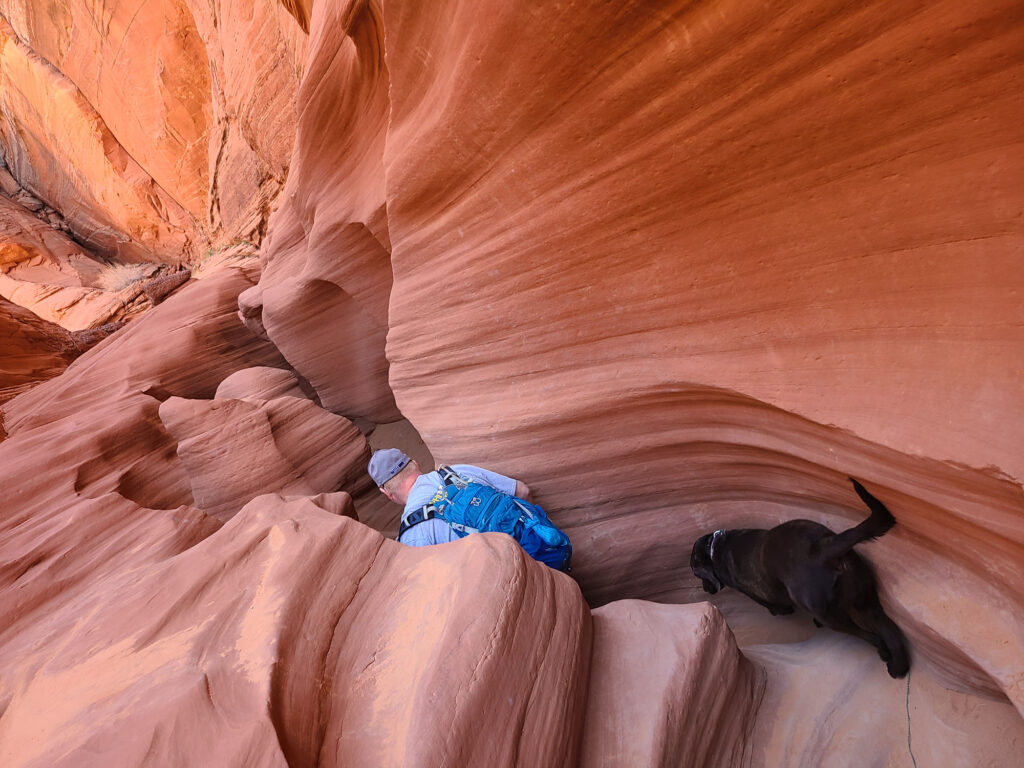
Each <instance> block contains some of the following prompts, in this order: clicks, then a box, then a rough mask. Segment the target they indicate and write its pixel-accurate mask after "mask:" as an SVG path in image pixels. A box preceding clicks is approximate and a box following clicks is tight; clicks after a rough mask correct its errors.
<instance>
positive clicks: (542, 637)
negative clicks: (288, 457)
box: [0, 496, 589, 766]
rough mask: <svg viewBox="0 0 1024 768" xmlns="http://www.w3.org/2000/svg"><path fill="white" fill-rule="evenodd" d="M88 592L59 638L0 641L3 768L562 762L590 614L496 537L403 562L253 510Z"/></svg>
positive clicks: (378, 542) (314, 515)
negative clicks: (5, 665) (11, 674)
mask: <svg viewBox="0 0 1024 768" xmlns="http://www.w3.org/2000/svg"><path fill="white" fill-rule="evenodd" d="M441 585H444V586H443V588H439V587H441ZM107 590H109V591H110V592H111V593H112V594H110V595H109V597H108V595H107V594H106V590H105V592H104V593H101V594H97V593H92V594H86V595H83V596H81V597H80V599H79V601H78V604H77V605H74V606H70V607H69V608H68V609H66V610H65V611H63V612H61V611H54V612H51V613H50V615H49V616H48V617H47V618H46V620H45V621H44V622H41V623H40V625H38V626H40V629H45V628H46V627H53V626H61V625H65V626H66V625H67V623H68V622H75V621H77V622H79V623H78V624H77V626H76V628H75V629H74V630H73V631H72V632H71V634H70V635H64V634H61V635H53V634H50V635H49V636H47V635H46V634H41V635H38V636H36V637H35V638H34V639H35V646H34V647H32V649H31V651H28V647H29V643H28V641H29V639H30V638H29V637H26V636H25V635H24V634H22V635H21V636H20V637H19V636H18V635H13V636H12V635H11V633H10V632H8V633H5V635H6V637H7V638H8V643H6V644H4V643H2V642H0V658H10V657H9V656H8V654H9V653H10V652H11V650H12V646H14V648H13V649H14V650H17V651H19V652H20V653H23V654H24V655H23V656H21V657H20V658H19V667H20V669H21V670H26V669H29V670H31V672H32V674H31V675H29V676H21V679H20V680H19V681H18V685H17V686H16V687H14V686H11V685H10V682H11V681H5V682H6V683H7V684H6V685H5V686H4V687H3V688H2V689H0V690H2V693H3V699H4V701H5V713H4V718H3V720H2V721H0V756H2V757H3V760H4V764H6V765H22V766H41V765H47V766H58V765H75V766H88V765H110V764H111V761H112V760H113V761H114V762H116V764H118V765H144V764H145V765H154V764H172V763H177V764H180V763H182V762H184V763H190V764H192V763H204V764H208V763H216V764H217V765H225V766H231V765H237V766H243V765H245V766H252V765H273V766H282V765H312V764H319V765H325V766H333V765H339V766H340V765H366V766H375V765H392V764H394V765H410V766H415V765H424V766H425V765H436V764H437V763H438V761H439V760H440V761H441V762H442V763H444V764H446V765H508V764H512V763H513V762H515V763H519V764H522V765H532V766H547V765H551V766H556V765H571V764H573V763H574V762H575V756H576V750H577V746H576V745H577V744H578V739H579V726H578V723H579V721H580V717H579V716H580V714H581V712H582V708H583V706H584V704H585V700H584V691H585V687H586V672H587V665H588V661H589V631H588V630H589V616H588V613H587V611H586V608H585V605H584V603H583V601H582V599H581V598H580V595H579V591H578V589H577V588H576V587H575V585H574V584H573V583H572V580H571V579H569V578H568V577H566V576H564V575H561V574H556V573H555V572H553V571H551V570H550V569H547V568H545V567H543V566H540V565H538V564H537V563H534V562H532V561H529V560H528V559H527V558H526V557H525V555H524V554H523V553H522V551H521V550H519V549H518V547H516V545H515V544H514V543H512V542H511V541H510V540H508V539H502V538H497V537H494V538H492V537H490V536H487V537H483V536H482V537H476V538H474V539H472V540H466V541H463V542H458V543H457V544H455V545H448V546H446V547H443V548H441V549H439V550H438V551H437V552H431V551H427V550H416V549H412V548H406V547H403V546H401V545H399V544H397V543H395V542H388V541H386V540H384V539H382V538H381V537H380V535H379V534H377V533H375V532H374V531H372V530H370V529H369V528H366V527H365V526H362V525H360V524H358V523H356V522H354V521H352V520H348V519H346V518H344V517H337V516H335V515H331V514H327V513H326V512H325V511H324V510H321V509H320V508H318V507H317V506H316V505H315V504H314V503H312V502H311V501H310V500H308V499H301V500H293V501H285V500H284V499H281V498H280V497H276V496H263V497H260V498H258V499H256V500H254V501H253V502H251V503H250V504H249V505H247V507H246V508H245V509H244V510H243V511H242V512H241V513H240V514H238V515H237V516H236V517H235V518H234V519H233V520H231V521H230V522H229V523H227V524H226V525H225V526H224V527H222V528H220V529H219V530H217V531H216V532H215V533H213V534H211V535H209V536H207V537H206V538H205V539H204V540H203V541H201V542H199V543H197V544H195V545H194V546H191V547H189V548H188V549H186V550H185V551H183V552H182V553H181V554H179V555H178V556H177V557H173V558H168V557H166V556H164V557H159V556H158V557H152V558H151V560H150V561H149V562H148V563H145V564H144V565H142V566H141V567H138V568H135V569H134V570H131V571H126V570H118V569H117V568H116V566H115V567H114V568H111V569H109V571H108V573H107ZM110 598H113V599H110ZM154 600H157V601H158V602H159V604H160V607H159V608H158V609H156V610H154V607H153V605H152V603H153V601H154ZM83 608H87V609H89V610H88V618H87V619H86V620H85V621H84V622H82V621H81V620H80V618H79V617H80V616H81V613H80V611H81V610H82V609H83ZM3 637H4V636H0V641H2V639H3ZM57 644H59V645H60V647H61V652H60V653H59V654H54V651H55V646H56V645H57ZM398 690H401V691H402V695H401V696H395V695H394V692H396V691H398ZM496 690H502V691H506V692H508V693H509V694H510V695H507V696H494V691H496ZM55 694H56V695H58V696H59V699H60V704H59V706H56V707H55V706H54V701H53V698H54V696H55ZM439 709H440V710H442V711H444V712H445V716H444V717H443V718H432V717H424V716H423V712H424V711H428V710H439ZM44 712H45V713H46V714H45V716H43V713H44ZM510 722H515V723H517V727H515V728H509V727H508V723H510ZM82 724H88V725H87V727H84V728H83V727H81V725H82ZM169 728H170V730H169ZM179 729H181V730H180V732H184V731H188V732H189V733H190V734H191V737H190V738H189V739H187V740H186V741H181V740H180V739H178V738H174V737H173V734H175V733H176V732H179ZM168 736H172V737H171V738H168Z"/></svg>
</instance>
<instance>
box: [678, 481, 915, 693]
mask: <svg viewBox="0 0 1024 768" xmlns="http://www.w3.org/2000/svg"><path fill="white" fill-rule="evenodd" d="M850 480H851V481H852V482H853V487H854V490H856V491H857V495H858V496H860V497H861V499H863V500H864V503H865V504H867V505H868V509H870V510H871V516H870V517H869V518H868V519H867V520H865V521H864V522H863V523H861V524H860V525H858V526H855V527H854V528H850V529H849V530H847V531H843V532H842V533H833V532H832V531H830V530H829V529H828V528H826V527H825V526H824V525H821V524H820V523H815V522H813V521H811V520H790V521H789V522H787V523H782V525H778V526H776V527H775V528H771V529H769V530H764V529H759V528H740V529H737V530H732V531H715V532H714V533H709V534H706V535H704V536H701V537H700V538H699V539H697V541H696V542H695V543H694V545H693V553H692V554H691V555H690V567H691V568H692V569H693V573H694V575H695V576H696V577H697V578H698V579H700V580H701V582H702V583H703V585H704V591H705V592H710V593H711V594H715V592H717V591H718V590H720V589H721V588H722V587H733V588H734V589H738V590H739V591H740V592H742V593H743V594H745V595H747V596H748V597H752V598H753V599H754V600H756V601H757V602H759V603H760V604H761V605H763V606H764V607H765V608H767V609H768V610H769V611H771V613H772V615H773V616H778V615H781V614H787V613H792V612H793V609H794V606H799V607H801V608H803V609H804V610H806V611H808V612H809V613H810V614H811V616H813V617H814V623H815V624H816V625H817V626H819V627H820V626H826V627H829V628H831V629H836V630H839V631H840V632H847V633H849V634H851V635H854V636H856V637H860V638H863V639H864V640H867V641H868V642H869V643H871V644H872V645H873V646H875V647H876V648H877V649H878V655H879V656H881V657H882V661H884V662H885V663H886V667H887V668H888V670H889V674H890V675H892V676H893V677H903V676H904V675H906V674H907V672H908V671H909V669H910V659H909V658H908V656H907V649H906V642H905V640H904V639H903V633H902V632H900V630H899V627H897V626H896V625H895V624H894V623H893V621H892V619H890V618H889V617H888V616H886V615H885V611H883V610H882V604H881V603H880V602H879V601H878V590H877V587H876V585H875V575H874V573H873V572H872V570H871V566H869V565H868V563H867V561H866V560H864V558H862V557H861V556H860V555H858V554H857V553H856V552H854V551H853V546H854V545H855V544H859V543H860V542H862V541H869V540H870V539H874V538H877V537H878V536H881V535H882V534H883V533H885V532H886V531H888V530H889V529H890V528H892V526H893V524H894V523H895V522H896V520H895V518H893V516H892V514H891V513H890V512H889V510H888V509H886V507H885V505H884V504H882V502H880V501H879V500H878V499H876V498H875V497H874V496H872V495H871V494H870V493H868V492H867V490H865V488H864V486H862V485H861V484H860V483H858V482H857V481H856V480H854V479H853V478H850Z"/></svg>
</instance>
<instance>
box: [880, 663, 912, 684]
mask: <svg viewBox="0 0 1024 768" xmlns="http://www.w3.org/2000/svg"><path fill="white" fill-rule="evenodd" d="M885 668H886V670H888V672H889V677H892V678H895V679H896V680H899V679H900V678H901V677H906V676H907V672H909V671H910V665H909V664H907V663H906V662H904V663H903V664H895V663H893V662H891V661H890V662H889V663H888V664H886V665H885Z"/></svg>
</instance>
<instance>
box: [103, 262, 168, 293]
mask: <svg viewBox="0 0 1024 768" xmlns="http://www.w3.org/2000/svg"><path fill="white" fill-rule="evenodd" d="M158 269H159V267H158V266H157V265H156V264H109V265H107V266H106V267H104V268H103V270H102V271H101V272H100V273H99V275H97V277H96V285H97V286H98V287H99V288H101V289H103V290H104V291H112V292H115V293H116V292H117V291H122V290H124V289H125V288H127V287H128V286H129V285H133V284H134V283H137V282H139V281H140V280H145V279H146V278H147V277H149V276H150V275H152V274H153V273H154V272H156V271H157V270H158Z"/></svg>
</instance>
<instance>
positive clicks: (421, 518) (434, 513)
mask: <svg viewBox="0 0 1024 768" xmlns="http://www.w3.org/2000/svg"><path fill="white" fill-rule="evenodd" d="M443 516H444V515H443V514H442V513H441V510H439V509H438V508H437V507H435V506H434V505H433V504H427V505H426V506H422V507H420V508H419V509H416V510H413V511H412V512H410V513H409V514H408V515H406V516H405V517H403V518H402V522H401V524H400V525H399V526H398V538H402V535H403V534H404V533H405V532H406V531H408V530H409V529H410V528H412V527H413V526H414V525H419V524H420V523H425V522H426V521H427V520H433V519H434V518H435V517H443Z"/></svg>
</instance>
